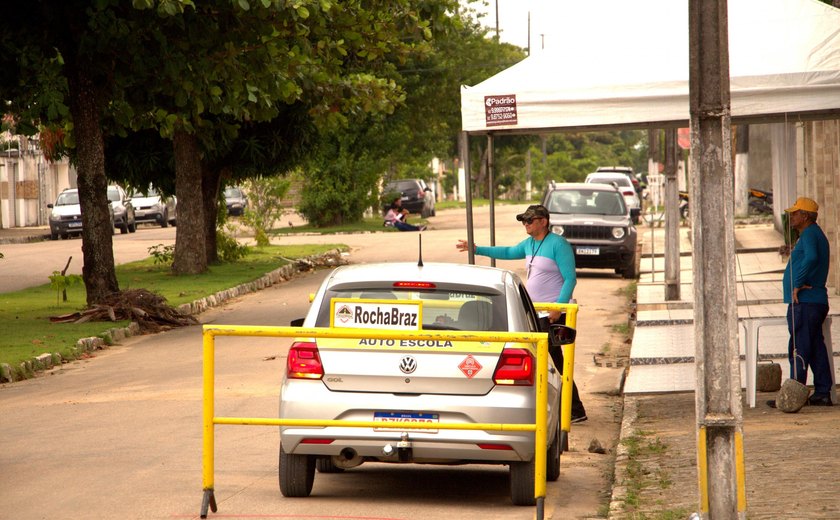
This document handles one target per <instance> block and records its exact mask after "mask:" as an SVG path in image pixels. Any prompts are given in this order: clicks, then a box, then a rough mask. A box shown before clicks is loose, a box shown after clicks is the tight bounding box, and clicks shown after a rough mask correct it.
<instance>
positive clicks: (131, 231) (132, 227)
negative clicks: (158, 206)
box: [128, 221, 137, 233]
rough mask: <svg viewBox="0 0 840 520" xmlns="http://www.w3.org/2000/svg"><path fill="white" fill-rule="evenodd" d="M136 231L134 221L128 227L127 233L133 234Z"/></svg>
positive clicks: (135, 222)
mask: <svg viewBox="0 0 840 520" xmlns="http://www.w3.org/2000/svg"><path fill="white" fill-rule="evenodd" d="M136 231H137V221H134V222H132V223H131V224H129V225H128V232H129V233H134V232H136Z"/></svg>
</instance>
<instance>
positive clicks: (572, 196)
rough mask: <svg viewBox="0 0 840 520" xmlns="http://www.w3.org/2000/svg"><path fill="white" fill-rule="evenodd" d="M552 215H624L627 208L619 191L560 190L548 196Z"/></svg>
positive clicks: (549, 209)
mask: <svg viewBox="0 0 840 520" xmlns="http://www.w3.org/2000/svg"><path fill="white" fill-rule="evenodd" d="M545 206H546V208H547V209H548V211H549V212H550V213H571V214H584V215H624V214H625V213H627V206H626V205H625V203H624V197H623V196H622V195H621V194H620V193H619V192H617V191H603V190H558V191H553V192H551V193H550V194H549V196H548V201H547V202H546V204H545Z"/></svg>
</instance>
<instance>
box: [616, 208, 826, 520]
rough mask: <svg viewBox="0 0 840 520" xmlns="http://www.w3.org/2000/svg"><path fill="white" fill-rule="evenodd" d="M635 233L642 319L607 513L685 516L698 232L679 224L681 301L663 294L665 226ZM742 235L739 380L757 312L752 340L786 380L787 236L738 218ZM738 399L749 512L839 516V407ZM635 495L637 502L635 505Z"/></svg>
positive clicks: (692, 434) (692, 455)
mask: <svg viewBox="0 0 840 520" xmlns="http://www.w3.org/2000/svg"><path fill="white" fill-rule="evenodd" d="M639 234H640V237H641V241H642V243H643V246H642V247H643V248H642V258H641V275H640V279H639V282H638V287H637V321H636V327H635V331H634V335H633V342H632V347H631V359H630V367H629V369H628V375H627V379H626V382H625V387H624V393H625V397H624V413H623V420H622V428H621V439H622V442H621V443H620V444H619V447H618V449H617V452H618V456H617V460H616V474H615V485H614V487H613V495H612V502H611V514H610V518H615V519H624V518H627V519H637V518H688V516H689V514H690V513H692V512H695V511H698V509H699V503H700V502H699V484H698V482H699V481H698V475H697V431H698V427H697V419H696V412H695V410H696V407H695V394H694V389H695V365H694V330H693V309H692V307H693V293H692V290H693V287H692V264H691V256H690V251H691V242H690V238H691V237H690V234H691V230H690V229H689V228H687V227H682V228H680V230H679V234H680V251H681V259H680V260H681V261H680V263H681V268H680V272H681V279H680V296H681V298H680V300H679V301H672V302H666V301H665V299H664V294H665V289H664V258H663V252H664V229H662V228H649V227H644V226H641V227H640V228H639ZM735 242H736V249H737V255H736V284H737V287H736V290H737V297H738V314H739V330H738V335H739V338H740V344H741V355H742V361H741V378H742V379H741V383H742V386H745V382H746V381H745V376H746V370H745V358H746V356H745V347H746V345H745V343H746V341H745V339H744V338H745V337H746V336H747V334H746V332H747V330H749V326H750V325H749V324H750V323H753V324H754V323H758V321H757V320H758V319H759V318H761V319H765V318H770V319H769V320H768V322H767V323H769V325H767V326H766V327H765V328H763V329H762V334H760V335H758V337H757V338H756V339H755V341H757V343H758V353H759V356H760V359H764V360H771V359H775V362H777V363H779V364H780V365H781V367H782V373H783V376H782V379H786V378H787V374H788V362H787V339H788V333H787V327H786V325H785V324H784V315H785V311H786V306H785V305H784V304H783V303H782V287H781V280H782V274H783V270H784V267H785V263H786V259H785V258H782V257H781V256H780V255H779V254H778V247H779V246H780V245H782V244H783V239H782V236H781V235H780V234H779V233H778V232H777V231H775V230H774V229H773V227H772V225H771V224H760V225H748V226H743V227H740V226H736V228H735ZM833 292H834V290H833V288H829V293H830V302H829V304H830V307H831V309H832V310H831V311H830V312H832V313H837V312H838V311H840V296H837V295H832V294H831V293H833ZM833 322H834V323H833V324H832V327H831V328H832V329H833V332H832V336H833V337H834V338H838V337H840V330H837V329H838V325H840V319H835V320H833ZM835 355H836V354H835ZM835 379H836V377H835ZM742 396H743V397H742V403H743V431H744V462H745V474H746V498H747V515H748V517H749V518H750V519H751V520H754V519H805V518H820V519H829V518H832V519H835V518H840V500H837V497H836V496H835V494H834V490H836V489H837V487H838V485H840V459H838V458H837V457H833V456H832V455H831V454H832V453H836V452H837V451H838V450H840V436H838V435H837V433H836V432H837V421H838V419H840V406H834V407H830V408H826V407H813V406H811V407H805V408H804V409H803V410H801V411H800V412H799V413H796V414H785V413H782V412H780V411H778V410H775V409H772V408H770V407H768V406H767V405H766V401H767V400H769V399H773V398H775V393H762V392H759V393H758V395H757V398H756V400H755V402H756V406H755V407H754V408H751V407H750V406H749V405H748V399H747V397H748V396H747V393H746V392H742ZM630 446H634V448H633V449H630V448H629V447H630ZM639 446H641V448H639ZM637 463H638V464H640V465H641V466H637V465H636V464H637ZM639 480H642V481H643V483H642V486H641V488H639V487H637V484H638V481H639ZM632 503H635V504H637V505H635V506H629V505H628V504H632Z"/></svg>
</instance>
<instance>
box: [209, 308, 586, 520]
mask: <svg viewBox="0 0 840 520" xmlns="http://www.w3.org/2000/svg"><path fill="white" fill-rule="evenodd" d="M545 306H546V307H547V308H549V310H550V309H555V308H560V309H563V310H566V312H567V318H566V324H567V325H569V326H570V327H574V324H575V323H576V316H577V305H568V304H545ZM216 336H260V337H314V338H339V339H355V338H361V337H365V338H371V339H394V340H399V339H413V340H418V339H419V340H424V339H425V340H443V341H474V342H480V341H489V342H499V343H536V344H537V384H536V401H537V403H536V406H537V409H536V412H535V413H536V416H535V423H534V424H503V423H498V424H496V423H486V424H471V425H467V424H460V423H438V424H436V425H435V426H436V427H437V428H440V429H461V430H479V429H481V430H494V431H534V432H535V435H534V444H535V446H534V465H535V479H534V496H535V497H536V498H537V505H538V518H540V519H541V518H542V505H543V503H544V500H545V490H546V482H545V477H546V473H545V471H546V470H545V466H546V455H547V453H546V450H545V449H539V448H538V447H540V446H545V445H546V437H547V433H548V431H547V428H548V425H547V421H548V417H547V407H548V340H547V338H546V334H544V333H527V332H458V331H422V330H419V331H383V330H376V329H351V328H342V329H335V328H333V329H324V328H302V327H273V326H248V325H227V326H225V325H204V328H203V335H202V342H203V358H204V367H203V379H204V383H203V386H204V396H203V402H202V410H203V413H202V421H203V427H202V430H203V445H202V446H203V447H202V450H203V453H202V476H203V479H202V480H203V490H204V496H203V499H202V505H201V514H200V516H201V518H207V510H208V507H209V509H210V510H211V511H213V512H214V513H215V512H216V510H217V507H216V501H215V497H214V494H213V489H214V472H215V468H214V452H215V440H214V436H215V432H214V426H215V425H216V424H239V425H257V426H280V425H297V426H346V427H358V428H371V427H374V426H377V427H392V426H393V427H399V428H404V429H420V428H423V425H406V424H403V423H397V422H376V423H374V422H373V421H336V420H323V421H318V420H309V419H268V418H235V417H215V409H214V406H215V391H214V390H215V337H216ZM567 355H568V357H567V358H566V359H564V376H563V384H564V385H566V383H567V380H568V381H569V383H568V384H569V385H571V380H572V370H573V368H570V367H569V365H572V366H573V362H574V346H573V345H572V349H571V352H569V354H567ZM567 374H568V375H567ZM567 396H568V397H567ZM561 416H562V420H561V427H562V424H564V423H565V425H566V426H565V428H564V430H565V431H567V432H568V427H569V425H570V424H571V419H570V417H571V392H563V403H562V404H561ZM425 427H426V428H428V425H426V426H425Z"/></svg>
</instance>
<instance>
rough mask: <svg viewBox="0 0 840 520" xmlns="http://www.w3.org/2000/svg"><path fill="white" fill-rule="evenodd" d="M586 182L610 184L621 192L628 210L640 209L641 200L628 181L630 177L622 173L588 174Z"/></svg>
mask: <svg viewBox="0 0 840 520" xmlns="http://www.w3.org/2000/svg"><path fill="white" fill-rule="evenodd" d="M586 182H588V183H593V182H594V183H598V184H612V185H614V186H616V187H617V188H618V191H620V192H621V195H622V196H624V202H625V203H626V204H627V207H628V208H630V209H633V208H641V207H642V200H641V199H640V198H639V194H638V193H636V189H635V188H634V187H633V183H632V182H631V181H630V177H628V176H627V175H625V174H624V173H618V172H595V173H590V174H589V175H587V176H586ZM635 223H636V224H638V221H635Z"/></svg>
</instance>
